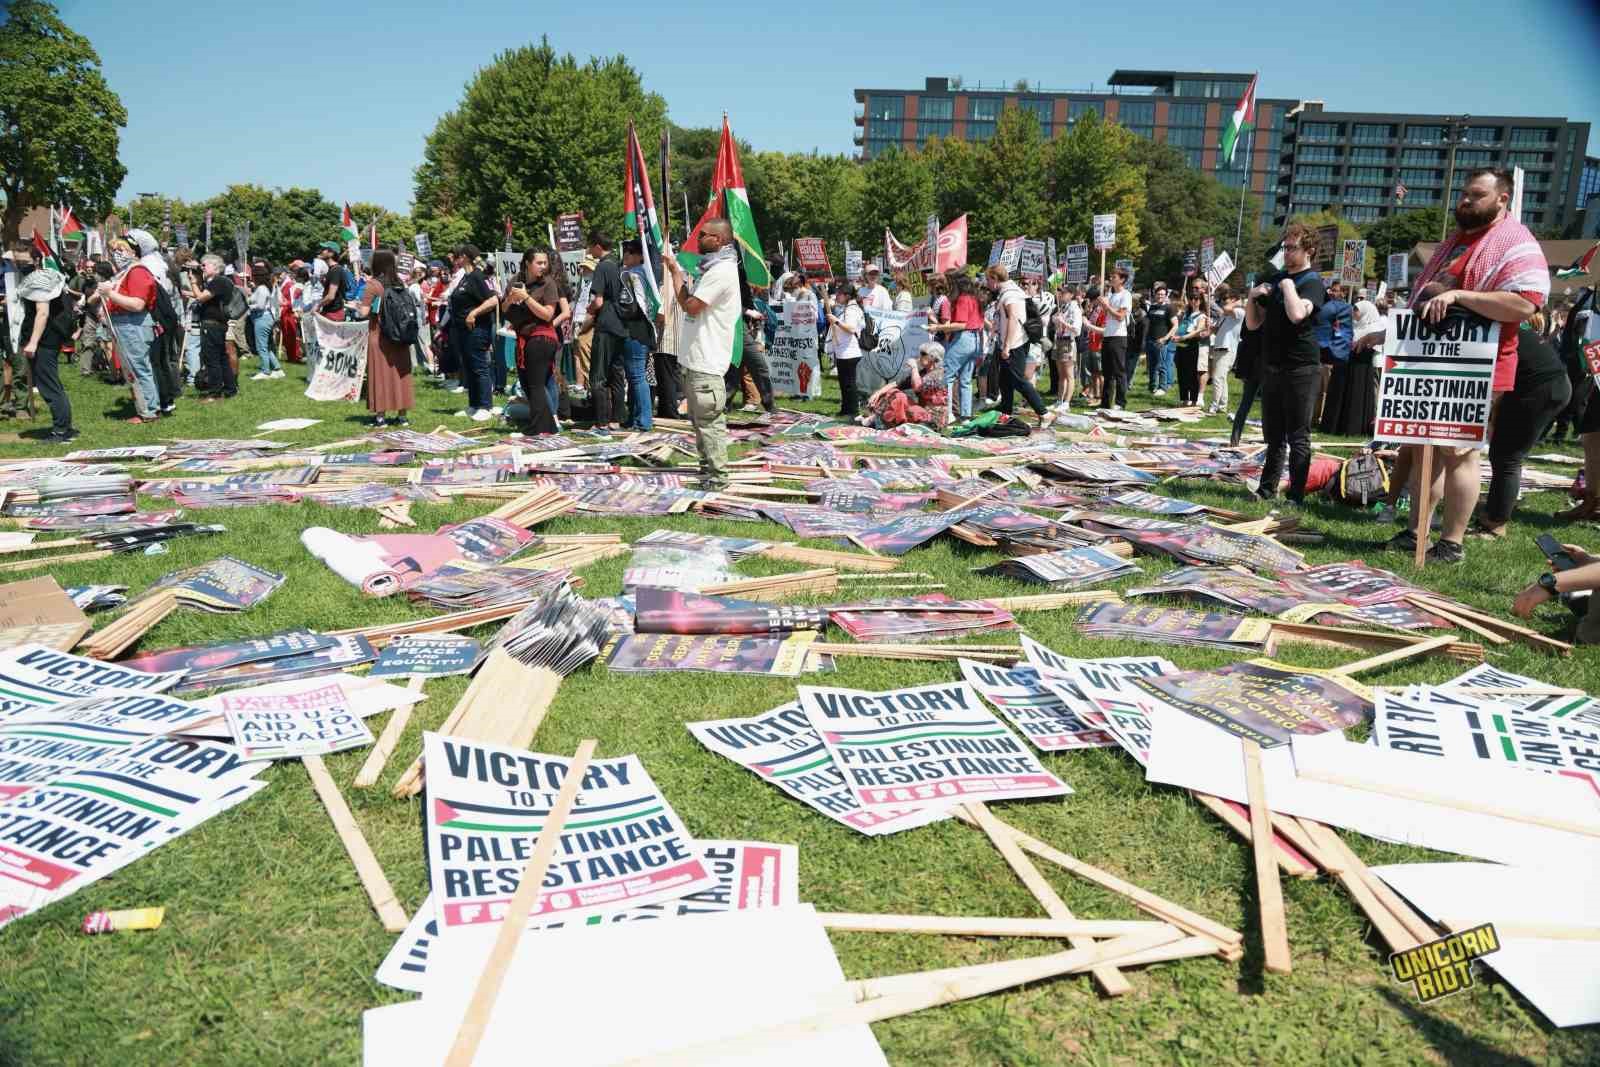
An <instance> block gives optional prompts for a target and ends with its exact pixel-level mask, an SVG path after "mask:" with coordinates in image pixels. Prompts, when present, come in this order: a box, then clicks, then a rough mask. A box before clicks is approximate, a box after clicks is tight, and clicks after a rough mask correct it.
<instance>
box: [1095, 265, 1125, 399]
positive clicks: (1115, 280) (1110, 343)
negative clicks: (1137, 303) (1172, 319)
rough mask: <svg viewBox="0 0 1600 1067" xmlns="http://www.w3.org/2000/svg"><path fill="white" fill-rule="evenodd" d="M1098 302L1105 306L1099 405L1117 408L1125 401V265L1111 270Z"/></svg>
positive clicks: (1101, 345)
mask: <svg viewBox="0 0 1600 1067" xmlns="http://www.w3.org/2000/svg"><path fill="white" fill-rule="evenodd" d="M1100 303H1101V305H1103V306H1104V307H1105V309H1106V327H1105V339H1104V340H1103V341H1102V342H1101V344H1100V370H1101V373H1102V374H1104V375H1105V382H1106V387H1105V389H1104V391H1103V392H1102V395H1101V397H1100V406H1101V408H1104V409H1113V408H1121V407H1122V405H1124V404H1126V403H1127V402H1128V318H1129V316H1130V315H1131V314H1132V313H1133V294H1131V293H1129V292H1128V270H1127V268H1126V267H1118V268H1117V269H1116V270H1114V271H1112V272H1111V289H1110V291H1109V292H1106V293H1102V294H1101V295H1100ZM1113 398H1115V399H1113Z"/></svg>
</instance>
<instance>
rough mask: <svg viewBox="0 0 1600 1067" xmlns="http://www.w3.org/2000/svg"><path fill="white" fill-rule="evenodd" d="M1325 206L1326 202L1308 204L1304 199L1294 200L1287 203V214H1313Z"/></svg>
mask: <svg viewBox="0 0 1600 1067" xmlns="http://www.w3.org/2000/svg"><path fill="white" fill-rule="evenodd" d="M1327 206H1328V205H1327V204H1308V203H1305V202H1304V201H1300V200H1296V201H1295V202H1294V203H1292V204H1290V205H1289V214H1291V215H1315V214H1316V213H1317V212H1319V211H1321V210H1322V209H1323V208H1325V207H1327Z"/></svg>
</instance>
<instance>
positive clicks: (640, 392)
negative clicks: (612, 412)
mask: <svg viewBox="0 0 1600 1067" xmlns="http://www.w3.org/2000/svg"><path fill="white" fill-rule="evenodd" d="M622 352H623V358H624V363H623V365H624V367H626V369H627V371H628V425H630V426H632V427H633V428H635V429H638V430H648V429H650V428H651V427H653V426H654V425H655V423H654V422H653V421H652V419H651V410H652V404H651V401H650V383H649V382H648V381H646V380H645V376H644V365H645V363H646V361H648V360H649V358H650V350H649V349H648V348H646V347H645V346H644V345H643V344H641V343H640V342H638V341H635V340H634V339H633V338H631V337H630V338H628V339H627V340H625V341H623V342H622ZM551 410H554V409H553V408H552V409H551Z"/></svg>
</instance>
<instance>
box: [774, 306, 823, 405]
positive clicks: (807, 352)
mask: <svg viewBox="0 0 1600 1067" xmlns="http://www.w3.org/2000/svg"><path fill="white" fill-rule="evenodd" d="M774 311H775V312H776V313H777V316H778V327H777V329H776V330H774V331H773V335H772V344H770V345H768V346H767V367H768V370H769V372H770V374H771V378H772V391H773V393H774V394H775V395H777V396H803V397H810V398H813V399H815V398H816V397H819V396H821V395H822V363H821V360H820V358H819V356H818V344H819V341H818V338H817V316H818V314H819V312H818V309H817V302H816V301H815V300H804V299H802V300H787V301H785V302H784V303H783V304H782V305H780V306H779V307H777V308H775V309H774Z"/></svg>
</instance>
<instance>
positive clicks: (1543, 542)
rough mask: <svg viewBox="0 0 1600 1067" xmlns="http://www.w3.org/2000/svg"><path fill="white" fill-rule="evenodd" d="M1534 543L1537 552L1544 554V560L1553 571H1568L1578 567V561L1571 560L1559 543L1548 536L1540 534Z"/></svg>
mask: <svg viewBox="0 0 1600 1067" xmlns="http://www.w3.org/2000/svg"><path fill="white" fill-rule="evenodd" d="M1534 543H1535V544H1537V545H1538V546H1539V551H1540V552H1543V553H1544V556H1545V559H1548V560H1549V561H1550V566H1551V567H1552V568H1553V569H1555V570H1557V571H1570V570H1571V569H1572V568H1574V567H1576V566H1577V565H1578V561H1577V560H1575V559H1573V558H1572V556H1571V555H1570V554H1569V553H1568V552H1567V550H1566V549H1564V548H1562V547H1561V542H1559V541H1557V540H1556V539H1555V538H1554V537H1551V536H1550V535H1549V534H1547V533H1544V534H1540V535H1539V536H1538V537H1536V538H1534Z"/></svg>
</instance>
